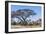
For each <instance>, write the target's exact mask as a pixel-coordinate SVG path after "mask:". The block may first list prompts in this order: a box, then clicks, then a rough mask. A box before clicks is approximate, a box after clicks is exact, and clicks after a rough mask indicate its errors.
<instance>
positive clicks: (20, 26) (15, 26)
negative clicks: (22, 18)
mask: <svg viewBox="0 0 46 34" xmlns="http://www.w3.org/2000/svg"><path fill="white" fill-rule="evenodd" d="M38 27H41V26H40V25H32V26H29V25H27V26H22V25H11V28H13V29H16V28H38Z"/></svg>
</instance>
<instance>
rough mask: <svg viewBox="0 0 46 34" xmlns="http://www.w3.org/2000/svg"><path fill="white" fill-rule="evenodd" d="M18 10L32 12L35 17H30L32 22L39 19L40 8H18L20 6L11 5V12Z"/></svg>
mask: <svg viewBox="0 0 46 34" xmlns="http://www.w3.org/2000/svg"><path fill="white" fill-rule="evenodd" d="M18 9H30V10H33V11H34V12H35V13H36V15H34V16H33V17H31V18H30V19H31V20H32V21H35V20H38V19H39V18H41V6H20V5H11V11H16V10H18Z"/></svg>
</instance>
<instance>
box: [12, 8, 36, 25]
mask: <svg viewBox="0 0 46 34" xmlns="http://www.w3.org/2000/svg"><path fill="white" fill-rule="evenodd" d="M30 15H36V13H34V11H33V10H30V9H19V10H17V11H15V12H14V11H12V13H11V18H18V19H19V20H21V22H22V24H25V25H26V24H27V21H26V19H27V18H28V17H29V16H30Z"/></svg>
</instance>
